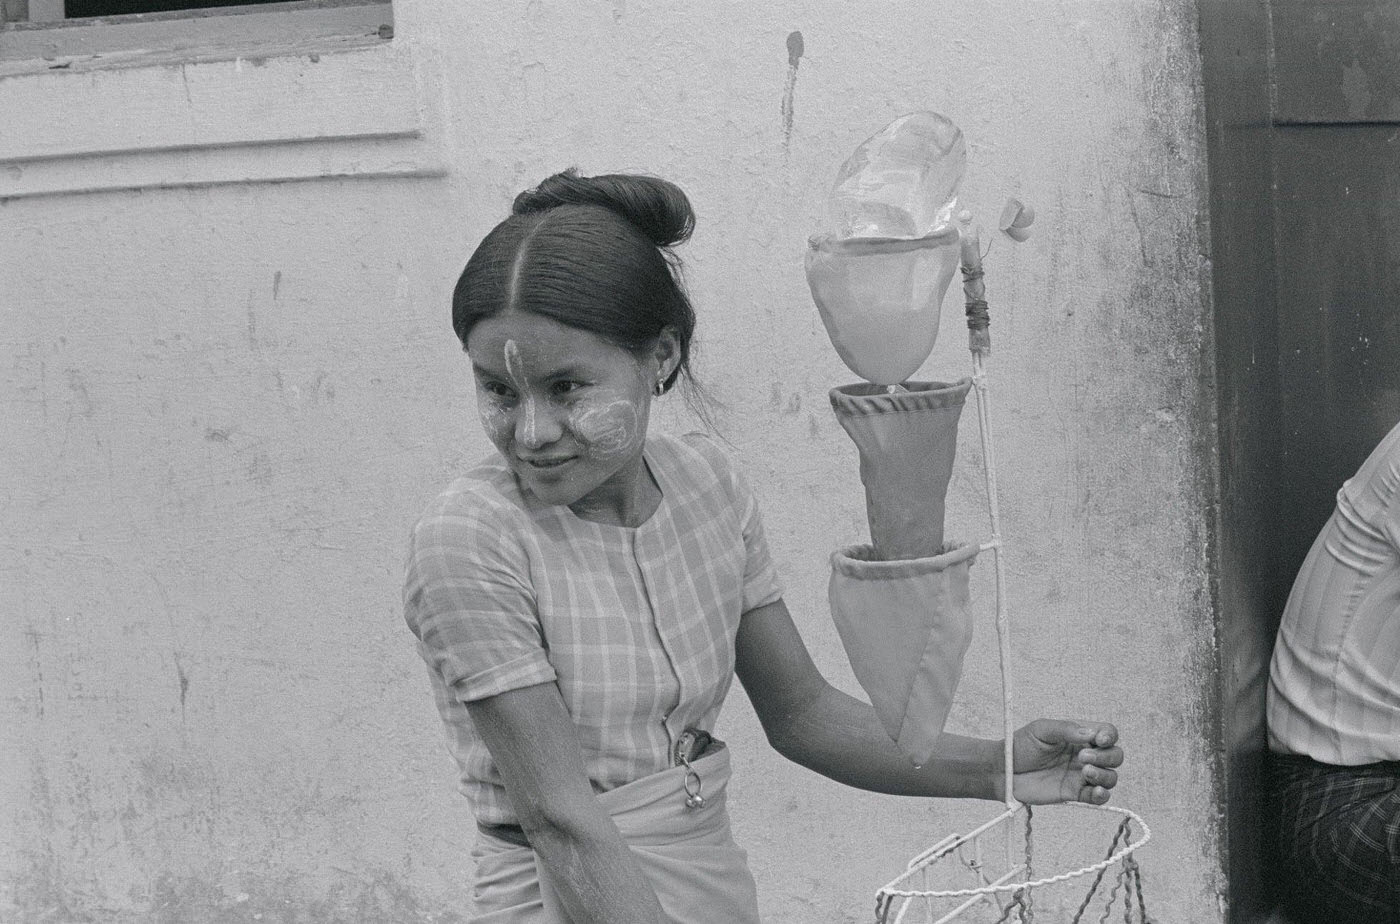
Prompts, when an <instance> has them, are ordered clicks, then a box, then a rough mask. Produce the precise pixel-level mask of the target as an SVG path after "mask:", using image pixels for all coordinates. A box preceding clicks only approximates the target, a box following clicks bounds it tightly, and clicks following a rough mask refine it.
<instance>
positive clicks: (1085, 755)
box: [1074, 747, 1123, 767]
mask: <svg viewBox="0 0 1400 924" xmlns="http://www.w3.org/2000/svg"><path fill="white" fill-rule="evenodd" d="M1074 759H1075V760H1077V761H1078V762H1079V763H1081V764H1084V765H1086V766H1089V765H1093V766H1097V767H1121V766H1123V749H1122V748H1120V747H1111V748H1082V749H1080V751H1079V752H1078V753H1077V754H1075V755H1074Z"/></svg>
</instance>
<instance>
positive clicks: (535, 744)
mask: <svg viewBox="0 0 1400 924" xmlns="http://www.w3.org/2000/svg"><path fill="white" fill-rule="evenodd" d="M467 711H468V712H470V713H471V717H472V722H473V723H474V724H475V725H476V728H477V731H478V733H480V735H481V737H482V740H483V741H484V742H485V744H486V748H487V750H488V751H490V752H491V757H492V759H493V760H494V761H495V762H496V766H497V767H498V768H499V769H500V772H501V778H502V779H503V780H504V782H505V787H506V793H507V795H509V797H510V801H511V805H512V806H514V808H515V814H516V817H517V818H519V819H520V826H521V827H522V828H523V829H524V830H525V836H526V837H527V838H529V840H530V846H531V847H533V848H534V850H535V852H536V853H537V854H539V857H540V860H541V861H542V862H543V863H544V865H545V867H546V868H547V869H548V870H549V871H550V872H551V873H552V874H553V878H554V882H555V885H556V886H557V887H558V890H559V897H560V899H561V900H562V901H563V903H564V906H565V909H566V910H567V911H568V914H569V919H570V920H572V921H575V922H578V924H585V922H587V924H595V922H596V924H658V922H660V921H662V920H663V919H662V916H661V906H660V905H659V904H658V903H657V901H656V893H655V892H654V891H653V890H652V888H651V884H650V883H649V882H647V880H646V877H645V876H644V875H643V874H642V871H641V869H640V868H639V867H638V865H637V863H636V861H635V860H634V859H633V858H632V855H631V852H630V851H629V850H628V848H627V845H626V844H625V843H624V842H623V840H622V835H621V834H619V833H618V830H617V826H616V825H615V824H613V820H612V818H610V817H609V816H608V814H607V812H605V811H604V810H603V808H602V806H601V805H599V804H598V800H597V797H596V796H595V795H594V794H593V788H592V786H591V785H590V784H589V782H588V775H587V772H586V771H585V769H584V765H583V755H582V752H581V750H580V748H579V742H578V733H577V731H576V730H575V728H574V723H573V721H572V720H571V719H570V718H569V714H568V711H567V710H566V709H565V707H564V701H563V699H561V698H560V695H559V689H558V687H556V686H555V685H554V684H553V683H541V684H536V685H534V686H529V687H522V688H521V689H518V690H511V691H509V692H506V693H501V694H499V695H497V696H491V697H488V698H486V699H483V700H479V701H477V702H472V703H468V704H467Z"/></svg>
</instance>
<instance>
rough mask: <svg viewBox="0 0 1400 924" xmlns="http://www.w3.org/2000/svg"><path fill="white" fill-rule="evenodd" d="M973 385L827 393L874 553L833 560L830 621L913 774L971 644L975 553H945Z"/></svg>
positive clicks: (852, 552) (855, 552) (849, 388)
mask: <svg viewBox="0 0 1400 924" xmlns="http://www.w3.org/2000/svg"><path fill="white" fill-rule="evenodd" d="M971 387H972V381H971V380H970V379H962V380H960V381H958V382H954V383H952V384H945V383H942V382H906V383H905V385H904V388H903V389H899V390H896V391H893V392H891V391H888V390H887V389H885V388H882V387H879V386H876V385H869V384H857V385H843V386H841V387H839V388H834V389H832V390H831V393H830V396H831V406H832V409H833V410H834V411H835V412H836V418H837V420H839V421H840V422H841V426H842V427H843V428H844V429H845V430H846V432H847V433H848V434H849V435H850V437H851V439H852V440H853V441H854V442H855V444H856V448H857V450H859V453H860V478H861V482H862V483H863V484H864V485H865V498H866V515H867V518H868V519H869V522H870V538H871V545H868V546H854V547H851V548H847V549H842V550H840V551H838V552H836V553H834V554H833V555H832V557H831V583H830V585H829V588H828V596H829V598H830V599H829V602H830V604H831V615H832V619H833V620H834V621H835V623H836V628H837V631H838V632H839V633H840V635H841V643H842V645H843V646H844V647H845V649H846V657H847V658H848V659H849V661H850V663H851V669H852V671H853V672H854V673H855V675H856V679H857V680H858V681H859V682H860V685H861V687H862V688H864V690H865V692H866V695H867V696H869V697H870V702H871V705H872V706H874V707H875V714H876V715H877V716H878V717H879V719H880V723H881V724H882V725H883V726H884V728H885V731H886V732H888V733H889V736H890V738H891V739H893V740H894V742H895V743H896V744H897V745H898V746H899V748H900V750H901V751H902V752H903V753H904V754H905V755H907V756H908V757H909V758H910V759H911V760H912V761H913V762H914V763H915V764H917V765H922V764H924V763H925V762H926V761H927V760H928V759H929V756H930V755H931V754H932V753H933V750H934V746H935V744H936V742H937V741H938V736H939V735H940V734H941V733H942V731H943V724H944V722H945V721H946V720H947V717H948V710H949V709H950V708H951V706H952V703H953V693H954V691H956V690H957V687H958V681H959V680H961V679H962V665H963V656H964V655H965V654H966V653H967V647H968V644H969V643H970V642H971V640H972V619H971V615H970V613H969V610H968V578H967V569H968V568H969V567H970V566H971V565H972V561H973V559H974V558H975V557H976V555H977V546H975V545H967V546H961V547H955V548H949V547H948V546H947V545H945V543H944V539H943V514H944V502H945V497H946V495H947V491H948V482H949V479H951V478H952V474H953V459H954V455H955V453H956V450H957V442H958V419H959V417H960V416H961V414H962V409H963V404H964V403H965V401H966V399H967V393H968V391H969V389H970V388H971Z"/></svg>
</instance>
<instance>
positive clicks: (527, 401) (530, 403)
mask: <svg viewBox="0 0 1400 924" xmlns="http://www.w3.org/2000/svg"><path fill="white" fill-rule="evenodd" d="M504 352H505V360H506V374H507V375H509V376H510V384H511V386H512V387H513V388H514V389H515V393H516V395H517V396H518V397H519V400H520V401H521V403H522V405H523V410H524V412H525V433H524V436H525V443H526V445H529V446H533V445H535V435H536V430H535V424H536V418H535V401H534V399H533V398H531V397H530V393H529V382H528V381H527V379H526V376H525V361H524V360H523V359H521V358H520V347H519V346H518V345H517V344H516V342H515V341H514V340H507V341H506V345H505V350H504Z"/></svg>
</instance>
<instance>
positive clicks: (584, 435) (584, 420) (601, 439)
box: [569, 392, 645, 458]
mask: <svg viewBox="0 0 1400 924" xmlns="http://www.w3.org/2000/svg"><path fill="white" fill-rule="evenodd" d="M644 429H645V428H644V427H643V425H642V419H641V413H640V412H639V411H638V409H637V405H636V404H635V403H634V402H633V401H631V400H630V399H628V398H625V397H624V398H619V397H616V393H615V392H614V393H613V394H610V395H609V394H604V395H599V396H597V397H593V398H590V399H588V400H586V401H581V402H579V403H578V405H576V406H575V407H574V408H573V409H572V411H571V412H570V414H569V430H570V431H572V432H573V434H574V435H575V436H576V438H577V439H578V440H579V442H580V443H583V444H585V445H587V446H588V447H589V449H590V450H591V451H592V454H594V455H596V456H599V457H603V458H613V457H617V456H627V455H630V454H631V453H632V452H634V451H635V450H636V449H637V446H638V444H639V443H640V442H641V437H642V435H643V432H644Z"/></svg>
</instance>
